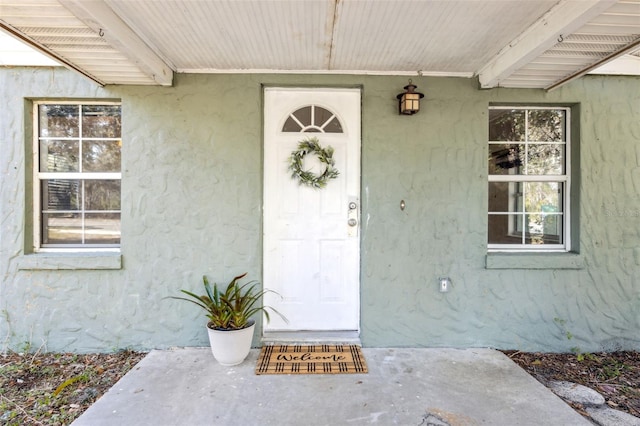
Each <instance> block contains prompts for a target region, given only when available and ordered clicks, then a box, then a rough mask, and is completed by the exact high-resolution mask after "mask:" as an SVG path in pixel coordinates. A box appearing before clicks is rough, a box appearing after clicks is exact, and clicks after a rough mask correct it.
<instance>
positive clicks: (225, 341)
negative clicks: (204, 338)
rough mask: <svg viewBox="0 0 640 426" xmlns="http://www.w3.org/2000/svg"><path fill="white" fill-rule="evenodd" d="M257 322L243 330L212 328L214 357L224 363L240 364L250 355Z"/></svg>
mask: <svg viewBox="0 0 640 426" xmlns="http://www.w3.org/2000/svg"><path fill="white" fill-rule="evenodd" d="M255 327H256V324H255V322H254V323H253V324H251V325H250V326H249V327H247V328H243V329H242V330H230V331H222V330H212V329H210V328H209V327H207V331H208V332H209V344H210V345H211V352H213V356H214V358H215V359H216V360H217V361H218V362H219V363H220V364H222V365H238V364H240V363H241V362H242V361H244V359H245V358H246V357H247V355H249V351H250V350H251V341H252V340H253V330H254V328H255Z"/></svg>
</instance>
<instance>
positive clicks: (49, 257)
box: [18, 252, 122, 270]
mask: <svg viewBox="0 0 640 426" xmlns="http://www.w3.org/2000/svg"><path fill="white" fill-rule="evenodd" d="M18 269H20V270H85V269H86V270H98V269H122V254H120V253H97V252H91V253H34V254H27V255H24V256H22V257H20V258H19V259H18Z"/></svg>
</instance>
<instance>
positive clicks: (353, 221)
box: [347, 218, 358, 226]
mask: <svg viewBox="0 0 640 426" xmlns="http://www.w3.org/2000/svg"><path fill="white" fill-rule="evenodd" d="M347 223H348V224H349V226H356V225H357V224H358V221H357V220H355V219H353V218H351V219H349V220H348V221H347Z"/></svg>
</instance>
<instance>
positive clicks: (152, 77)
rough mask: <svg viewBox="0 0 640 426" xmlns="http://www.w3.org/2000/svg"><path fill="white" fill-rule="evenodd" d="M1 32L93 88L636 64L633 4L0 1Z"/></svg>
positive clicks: (534, 78) (638, 1) (554, 78)
mask: <svg viewBox="0 0 640 426" xmlns="http://www.w3.org/2000/svg"><path fill="white" fill-rule="evenodd" d="M0 27H1V28H3V29H4V30H5V31H7V32H9V33H11V34H13V35H14V36H16V37H18V38H20V39H22V40H24V41H27V42H29V43H30V44H31V45H33V46H35V47H36V48H38V49H39V50H41V51H43V52H45V53H46V54H48V55H49V56H51V57H53V58H55V59H56V60H58V61H60V62H61V63H63V64H64V65H66V66H67V67H69V68H72V69H74V70H76V71H78V72H81V73H82V74H84V75H85V76H87V77H89V78H91V79H92V80H94V81H96V82H97V83H99V84H149V85H153V84H157V85H171V84H172V80H173V73H174V72H190V73H236V72H294V73H342V74H345V73H349V74H350V73H356V74H406V75H437V76H459V77H474V76H478V78H479V81H480V85H481V86H482V87H484V88H491V87H497V86H501V87H527V88H546V89H550V88H554V87H556V86H557V85H559V84H562V83H564V82H566V81H569V80H571V79H573V78H576V77H579V76H581V75H582V74H584V73H586V72H589V71H591V70H592V69H593V68H595V67H596V66H599V65H601V64H603V63H606V62H608V61H610V60H613V59H615V58H617V57H619V56H622V55H627V57H626V59H627V60H630V61H631V63H632V64H633V63H636V64H637V63H638V62H637V61H638V60H639V59H640V56H639V52H640V0H618V1H616V0H491V1H485V0H449V1H443V0H422V1H415V0H369V1H364V0H306V1H303V0H280V1H261V0H244V1H238V0H216V1H198V0H170V1H161V0H138V1H133V0H0ZM634 61H635V62H634ZM632 67H633V65H632ZM639 67H640V65H639Z"/></svg>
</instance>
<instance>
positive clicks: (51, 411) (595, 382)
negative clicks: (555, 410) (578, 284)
mask: <svg viewBox="0 0 640 426" xmlns="http://www.w3.org/2000/svg"><path fill="white" fill-rule="evenodd" d="M505 354H506V355H507V356H509V357H510V358H511V359H512V360H513V361H515V362H516V363H517V364H518V365H520V366H521V367H522V368H524V369H525V370H526V371H527V372H528V373H529V374H531V375H532V376H533V377H535V378H536V379H538V380H539V381H540V382H542V383H543V384H546V383H548V381H550V380H567V381H571V382H574V383H579V384H582V385H585V386H588V387H590V388H592V389H594V390H596V391H598V392H600V393H601V394H602V395H603V396H604V397H605V399H606V400H607V404H608V405H609V406H611V407H612V408H615V409H618V410H621V411H625V412H627V413H629V414H632V415H634V416H636V417H640V352H617V353H607V354H578V355H576V354H549V353H524V352H514V351H505ZM145 355H146V354H144V353H140V352H131V351H123V352H117V353H111V354H88V355H78V354H69V353H64V354H59V353H44V354H43V353H37V354H29V353H26V354H17V353H10V352H9V353H4V354H2V353H0V425H3V426H4V425H12V426H13V425H16V426H17V425H68V424H70V423H71V422H72V421H73V420H74V419H75V418H77V417H78V416H80V414H82V412H83V411H84V410H86V409H87V408H89V406H90V405H91V404H92V403H93V402H95V401H96V400H97V399H98V398H99V397H100V396H101V395H102V394H104V393H105V392H106V391H107V390H108V389H109V388H110V387H111V386H113V385H114V384H115V383H116V382H117V381H118V380H119V379H120V378H121V377H122V376H123V375H124V374H125V373H126V372H127V371H129V370H130V369H132V368H135V365H136V364H137V363H138V361H140V360H141V359H142V358H143V357H144V356H145ZM574 408H575V409H576V410H577V411H578V412H580V413H582V414H583V415H585V416H587V417H588V415H587V414H586V413H585V412H584V410H583V408H582V407H580V406H575V405H574Z"/></svg>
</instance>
